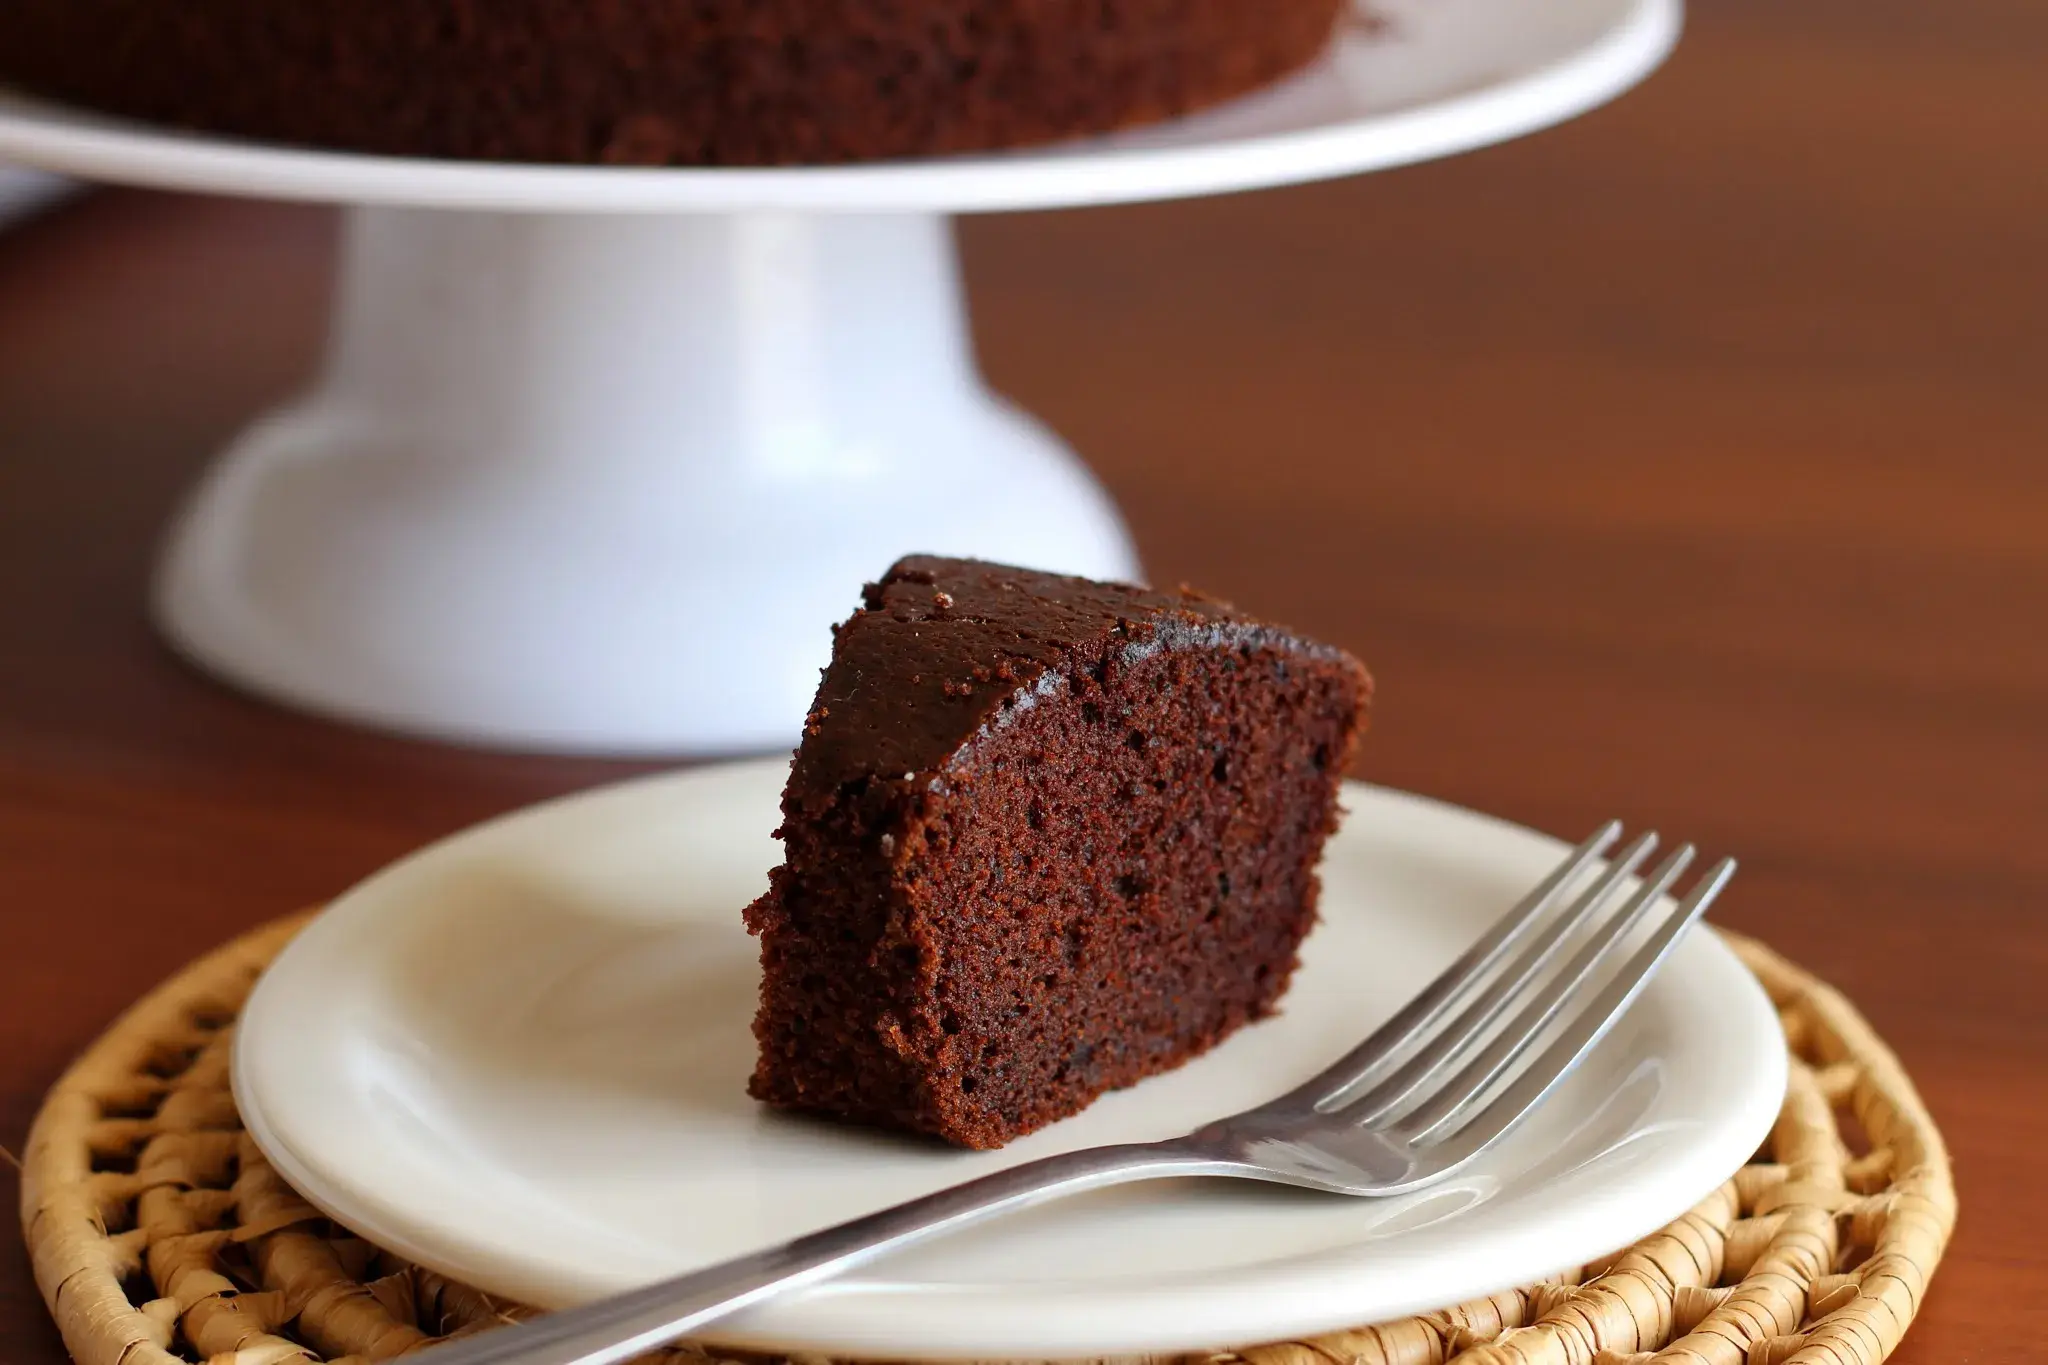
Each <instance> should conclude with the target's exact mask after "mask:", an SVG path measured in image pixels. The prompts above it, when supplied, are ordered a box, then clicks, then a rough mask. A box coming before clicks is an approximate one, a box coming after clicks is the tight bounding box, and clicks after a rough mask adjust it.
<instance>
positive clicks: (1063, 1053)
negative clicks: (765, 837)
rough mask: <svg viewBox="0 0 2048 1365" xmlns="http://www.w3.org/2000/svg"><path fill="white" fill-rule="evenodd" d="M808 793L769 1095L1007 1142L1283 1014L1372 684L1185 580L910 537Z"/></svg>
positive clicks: (980, 1140)
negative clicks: (948, 549) (1130, 579)
mask: <svg viewBox="0 0 2048 1365" xmlns="http://www.w3.org/2000/svg"><path fill="white" fill-rule="evenodd" d="M836 637H837V638H836V644H835V647H834V651H833V659H832V664H831V667H830V668H828V669H827V670H826V671H825V679H824V684H823V686H821V687H820V688H819V691H818V699H817V703H816V706H815V708H814V709H813V711H812V713H811V715H810V718H809V721H808V723H807V726H806V729H805V737H804V741H803V746H802V748H801V749H799V750H798V752H797V756H796V764H795V767H794V768H793V770H792V771H791V774H790V779H789V786H788V789H787V791H786V792H785V793H784V795H783V825H782V829H781V830H780V831H779V836H780V837H781V839H782V840H783V844H784V850H785V861H784V864H783V866H781V867H779V868H777V869H776V870H775V872H774V873H773V875H772V879H771V883H770V888H769V891H768V893H767V894H766V895H765V896H763V897H762V898H761V899H760V900H759V901H757V902H755V904H754V905H753V906H752V907H751V908H750V909H749V910H748V912H747V922H748V924H749V926H750V927H751V928H752V929H753V931H754V932H755V933H757V934H759V935H760V936H761V961H762V983H761V1010H760V1015H759V1017H758V1018H757V1019H756V1021H755V1025H754V1031H755V1034H756V1036H757V1037H758V1038H759V1040H760V1044H761V1056H760V1063H759V1066H758V1068H757V1070H756V1071H755V1073H754V1079H753V1084H752V1086H751V1090H752V1093H753V1094H754V1096H755V1097H756V1098H757V1099H761V1100H765V1101H767V1102H768V1103H770V1104H773V1105H777V1106H781V1107H784V1108H789V1109H798V1110H806V1111H810V1112H815V1113H820V1114H828V1115H834V1116H837V1117H841V1118H846V1119H852V1120H855V1121H859V1122H864V1123H875V1124H883V1125H888V1126H891V1127H897V1128H908V1129H915V1130H918V1131H921V1132H925V1133H930V1134H933V1135H935V1136H938V1137H941V1138H944V1139H946V1140H947V1141H949V1142H954V1143H958V1144H960V1145H962V1146H966V1147H999V1146H1001V1145H1002V1144H1004V1143H1006V1142H1008V1141H1009V1140H1010V1139H1012V1138H1014V1137H1016V1136H1018V1135H1019V1134H1022V1133H1027V1132H1030V1131H1031V1130H1032V1129H1034V1128H1038V1127H1040V1126H1042V1125H1044V1124H1047V1123H1050V1122H1052V1121H1053V1120H1055V1119H1059V1118H1063V1117H1065V1116H1067V1115H1069V1114H1072V1113H1075V1112H1076V1111H1078V1110H1080V1109H1082V1108H1084V1107H1085V1106H1086V1105H1087V1104H1088V1103H1089V1102H1090V1101H1092V1100H1094V1099H1095V1098H1096V1097H1097V1096H1098V1095H1100V1094H1102V1093H1103V1092H1104V1091H1106V1090H1111V1089H1115V1088H1117V1087H1120V1086H1126V1085H1130V1084H1132V1083H1133V1082H1135V1081H1138V1080H1140V1079H1142V1078H1143V1077H1145V1076H1149V1075H1152V1074H1153V1073H1155V1072H1159V1071H1164V1070H1167V1069H1169V1068H1171V1067H1175V1066H1178V1065H1180V1064H1181V1063H1182V1062H1184V1061H1186V1060H1187V1059H1189V1058H1190V1057H1193V1056H1195V1055H1197V1054H1198V1053H1201V1052H1203V1051H1205V1050H1206V1049H1208V1048H1210V1047H1212V1046H1214V1045H1215V1044H1216V1043H1217V1042H1219V1041H1220V1040H1221V1039H1223V1038H1225V1037H1227V1036H1228V1035H1229V1034H1230V1033H1231V1032H1233V1031H1234V1030H1235V1029H1237V1028H1238V1027H1239V1026H1240V1025H1242V1024H1244V1023H1246V1022H1247V1021H1249V1020H1253V1019H1257V1018H1260V1017H1261V1016H1263V1015H1266V1014H1269V1013H1271V1012H1272V1010H1273V1006H1274V1003H1275V1002H1276V1001H1277V1000H1278V999H1279V998H1280V995H1281V993H1282V992H1283V991H1285V990H1286V988H1287V982H1288V978H1289V976H1290V974H1291V973H1292V972H1293V970H1294V966H1295V960H1296V957H1295V955H1296V950H1297V949H1298V947H1299V946H1300V943H1301V939H1302V936H1303V935H1304V934H1305V933H1307V931H1308V929H1309V927H1310V925H1311V924H1312V923H1313V922H1314V919H1315V908H1316V892H1317V883H1316V874H1315V866H1316V862H1317V859H1318V858H1319V856H1320V854H1321V851H1322V847H1323V841H1324V839H1325V838H1326V837H1327V836H1328V835H1329V833H1330V832H1331V830H1332V829H1333V828H1334V827H1335V823H1336V818H1337V805H1336V802H1337V789H1338V783H1339V781H1340V780H1341V778H1342V775H1343V773H1344V770H1345V768H1346V766H1347V764H1348V763H1349V761H1350V759H1351V756H1352V751H1353V749H1354V747H1355V745H1356V743H1357V740H1358V736H1359V734H1360V731H1361V730H1362V728H1363V723H1364V716H1365V711H1366V707H1367V704H1368V701H1369V698H1370V694H1371V688H1372V682H1371V679H1370V678H1369V677H1368V676H1367V675H1366V672H1365V670H1364V668H1362V667H1361V666H1360V665H1359V664H1358V662H1357V661H1356V660H1354V659H1352V658H1351V657H1350V656H1348V655H1346V654H1344V653H1343V652H1342V651H1340V650H1336V649H1332V648H1330V647H1328V646H1325V645H1318V644H1313V643H1311V642H1309V641H1306V640H1303V639H1301V638H1300V637H1298V636H1296V635H1293V634H1291V633H1289V632H1288V631H1286V630H1283V629H1280V628H1279V627H1276V626H1270V625H1262V624H1260V623H1259V622H1256V621H1252V620H1249V619H1247V618H1246V617H1244V616H1241V615H1239V614H1238V613H1237V612H1235V611H1234V610H1232V609H1231V608H1230V607H1228V606H1226V605H1224V604H1223V603H1220V602H1216V601H1213V600H1210V599H1208V598H1204V597H1201V596H1198V595H1196V594H1193V593H1190V592H1186V591H1183V592H1180V593H1160V592H1150V591H1146V590H1144V589H1140V588H1133V587H1126V586H1122V585H1119V584H1107V583H1094V582H1089V581H1087V580H1085V579H1078V578H1060V577H1054V576H1052V575H1049V574H1042V573H1033V572H1029V571H1026V570H1023V569H1011V568H1004V567H1001V566H999V565H994V564H984V563H977V562H974V561H970V560H955V559H935V558H922V557H920V558H911V559H906V560H904V561H902V562H901V563H899V564H897V565H896V566H895V568H893V569H891V570H890V571H889V573H888V576H887V577H885V578H884V579H883V580H882V582H881V583H879V584H874V585H870V586H869V587H868V589H867V590H866V605H865V607H864V608H863V609H862V610H860V611H858V612H856V613H855V614H854V616H853V619H852V620H850V621H848V622H846V623H845V624H844V625H842V626H840V627H839V628H838V630H837V632H836Z"/></svg>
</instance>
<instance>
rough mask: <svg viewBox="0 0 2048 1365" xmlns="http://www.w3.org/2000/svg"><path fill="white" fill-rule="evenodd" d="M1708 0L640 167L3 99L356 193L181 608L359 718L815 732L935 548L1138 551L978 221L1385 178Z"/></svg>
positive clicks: (1399, 41)
mask: <svg viewBox="0 0 2048 1365" xmlns="http://www.w3.org/2000/svg"><path fill="white" fill-rule="evenodd" d="M1680 5H1681V0H1543V3H1540V4H1537V3H1531V0H1398V3H1397V0H1373V8H1374V10H1375V11H1376V12H1377V13H1379V14H1381V15H1383V16H1385V18H1386V19H1387V21H1388V22H1387V23H1386V24H1385V25H1366V24H1359V25H1357V26H1355V27H1354V28H1353V29H1352V30H1351V31H1349V32H1347V33H1346V34H1345V35H1344V36H1342V37H1341V38H1340V40H1339V41H1338V43H1337V44H1336V45H1335V47H1334V48H1333V50H1332V52H1331V54H1330V56H1329V57H1328V58H1327V59H1326V60H1325V61H1324V62H1323V63H1321V65H1319V66H1318V67H1317V68H1316V69H1314V70H1313V71H1310V72H1308V73H1305V74H1304V75H1302V76H1300V77H1298V78H1296V79H1295V80H1293V81H1291V82H1289V83H1288V84H1286V85H1284V86H1280V87H1276V88H1275V89H1274V90H1272V91H1269V92H1266V93H1264V94H1261V95H1258V96H1255V97H1253V98H1251V99H1248V100H1244V101H1241V102H1239V103H1238V104H1236V105H1233V106H1230V107H1228V108H1226V109H1222V110H1218V111H1215V112H1213V113H1210V114H1207V115H1204V116H1201V117H1197V118H1192V119H1187V120H1184V121H1182V122H1179V123H1176V124H1173V125H1169V126H1165V127H1161V128H1155V129H1150V130H1146V131H1144V132H1140V133H1136V134H1130V135H1124V136H1119V137H1114V138H1108V139H1102V140H1097V141H1092V142H1088V143H1082V144H1075V145H1072V146H1068V147H1063V148H1059V149H1056V150H1050V151H1043V152H1032V153H1018V154H1009V155H1000V156H983V157H968V158H949V159H943V160H931V161H920V162H896V163H885V164H869V165H858V166H846V167H829V168H805V169H760V170H628V169H616V168H595V167H556V166H516V165H498V164H479V163H453V162H438V161H425V160H407V159H394V158H376V157H362V156H350V155H340V154H333V153H322V152H308V151H300V150H293V149H285V148H278V147H271V146H260V145H251V144H244V143H237V142H230V141H224V140H219V139H212V138H204V137H195V136H183V135H179V134H176V133H171V132H166V131H162V130H158V129H154V128H142V127H137V126H135V125H133V124H126V123H119V122H115V121H112V120H107V119H103V118H99V117H96V116H91V115H87V114H83V113H80V112H77V111H75V110H70V109H63V108H57V107H54V106H50V105H46V104H40V103H37V102H35V101H31V100H27V99H23V98H18V97H11V96H4V95H0V159H6V160H13V161H17V162H21V163H25V164H28V165H34V166H41V167H44V168H47V169H50V170H57V171H65V172H69V173H71V174H74V175H78V176H83V177H86V178H91V179H100V180H111V181H119V182H125V183H130V184H141V185H151V186H160V187H166V188H178V189H190V190H202V191H213V192H221V193H229V194H243V195H251V196H261V197H265V198H273V199H309V200H320V201H327V202H335V203H342V204H348V205H352V206H354V207H353V208H352V209H351V211H350V215H349V223H348V232H347V245H346V253H345V263H344V266H343V270H342V275H341V281H340V284H339V288H338V299H337V303H336V307H335V319H334V324H333V336H332V341H331V345H330V349H329V352H328V357H327V361H326V365H325V368H324V370H323V372H322V374H321V375H320V377H319V378H318V379H317V380H316V381H315V382H314V383H313V385H312V386H311V388H310V389H309V390H308V391H307V392H306V393H305V394H304V395H303V396H302V397H300V398H299V399H298V400H297V401H295V402H293V403H291V404H290V405H288V406H287V407H285V408H283V409H281V410H280V411H277V412H275V413H272V414H270V415H269V416H267V417H266V418H264V419H263V420H261V421H260V422H258V423H257V424H256V425H255V426H254V427H253V428H252V429H251V430H250V431H249V432H247V433H246V434H245V435H244V436H243V437H242V438H241V439H240V441H239V442H238V443H237V444H236V445H235V446H234V447H233V448H232V449H231V450H229V451H228V452H227V453H226V454H225V456H224V457H223V458H222V459H221V460H220V461H219V463H218V464H217V465H216V466H215V467H214V469H213V470H212V471H211V472H210V473H209V474H208V476H207V477H206V479H205V480H204V482H203V483H202V485H201V486H200V488H199V489H198V491H197V492H196V494H195V495H194V496H193V498H192V500H191V502H190V504H189V506H188V507H187V508H186V510H185V512H184V514H183V516H182V517H181V518H180V519H179V521H178V523H177V525H176V526H175V527H174V528H173V531H172V534H171V536H170V539H169V543H168V546H167V548H166V551H165V556H164V560H163V563H162V567H161V570H160V573H159V576H158V582H157V590H156V606H157V613H158V619H159V621H160V623H161V624H162V626H163V629H164V630H165V631H166V633H167V634H168V635H169V636H170V637H171V639H172V640H173V641H174V642H175V643H176V644H177V645H178V646H179V647H180V648H181V649H182V650H183V651H185V652H186V653H187V654H188V655H190V656H191V657H192V658H194V659H196V660H198V661H199V662H201V663H202V664H205V665H207V666H209V667H211V668H213V669H215V670H217V671H218V672H220V673H222V674H224V675H226V676H227V677H229V678H232V679H234V680H236V681H238V682H240V683H242V684H243V685H245V686H247V687H250V688H252V689H254V690H256V691H258V692H261V693H265V694H268V695H270V696H273V697H276V698H280V699H283V700H286V701H289V702H294V703H297V704H299V705H302V706H306V707H310V708H312V709H315V710H318V711H322V712H326V713H329V714H332V715H337V716H342V717H347V718H352V719H356V720H361V721H367V722H371V723H375V724H380V725H384V726H388V727H392V728H396V729H401V730H406V731H410V732H414V733H418V734H424V735H430V736H437V737H441V738H450V739H458V740H465V741H474V742H482V743H490V744H498V745H507V746H515V747H522V748H543V749H561V750H576V751H586V752H615V753H685V752H694V753H704V752H715V751H723V750H738V749H747V748H756V747H767V746H771V745H777V744H784V743H787V742H789V741H790V740H791V739H793V738H794V736H795V734H796V730H797V726H798V723H799V721H800V720H801V717H802V716H803V713H804V710H805V708H806V706H807V705H808V703H809V700H810V696H811V693H812V691H813V690H814V688H815V686H816V683H817V676H818V675H817V670H818V668H819V667H820V665H821V664H822V663H823V662H824V660H825V657H826V655H827V653H828V652H829V639H828V635H827V632H826V625H827V624H828V623H829V622H831V621H833V620H836V619H837V618H839V617H841V616H843V615H844V614H845V613H846V611H847V610H848V609H849V607H850V606H851V605H852V598H853V592H854V589H855V586H856V585H857V584H859V583H860V582H861V581H862V580H863V579H864V578H871V577H873V576H875V575H876V574H878V573H880V571H881V570H882V569H883V568H885V567H886V566H887V565H888V564H889V563H890V561H891V560H893V559H894V558H895V557H896V556H897V555H899V554H902V553H904V552H907V551H913V550H927V551H935V552H940V553H962V554H974V555H980V556H983V557H987V558H993V559H1000V560H1008V561H1012V562H1019V563H1026V564H1032V565H1038V566H1043V567H1048V568H1055V569H1061V570H1066V571H1070V572H1075V573H1083V574H1089V575H1093V576H1105V577H1120V576H1132V575H1134V574H1135V573H1136V572H1137V565H1136V562H1135V560H1134V558H1133V555H1132V550H1131V546H1130V542H1129V540H1128V538H1127V537H1126V535H1125V532H1124V530H1123V527H1122V525H1121V524H1120V522H1119V521H1118V518H1117V516H1116V513H1115V510H1114V509H1113V508H1112V507H1111V505H1110V503H1109V501H1108V500H1107V499H1106V498H1105V497H1104V495H1103V493H1102V491H1101V490H1100V489H1099V488H1098V487H1097V486H1096V484H1095V483H1094V481H1093V480H1092V479H1091V478H1090V477H1089V476H1088V474H1087V473H1086V471H1085V470H1084V469H1083V468H1082V466H1081V465H1080V463H1079V462H1078V461H1077V460H1076V459H1075V458H1074V457H1073V456H1072V455H1071V454H1070V453H1069V452H1068V451H1067V450H1066V449H1065V448H1064V447H1063V446H1062V445H1061V444H1060V442H1059V441H1058V440H1057V439H1056V438H1054V437H1053V436H1052V435H1050V434H1049V433H1048V432H1047V431H1046V430H1045V429H1044V428H1042V427H1040V426H1039V425H1037V424H1036V423H1035V422H1033V421H1032V420H1031V419H1030V418H1029V417H1027V416H1025V415H1024V414H1022V413H1020V412H1018V411H1017V410H1016V409H1014V408H1012V407H1010V406H1009V405H1007V404H1005V403H1004V402H1003V401H1001V400H1000V399H998V398H996V397H995V396H994V395H992V394H991V393H989V392H988V390H987V389H986V388H985V387H983V385H982V382H981V380H980V378H979V376H978V375H977V373H976V369H975V364H974V360H973V356H972V351H971V348H970V345H969V341H968V333H967V328H966V319H965V312H964V309H963V307H962V303H961V298H960V290H959V284H958V280H957V278H956V269H955V264H954V257H953V249H952V241H951V237H950V231H949V226H948V222H947V218H946V216H945V215H947V214H950V213H959V212H978V211H995V210H1003V209H1027V208H1032V209H1036V208H1052V207H1058V206H1065V205H1081V204H1105V203H1114V202H1124V201H1133V200H1141V199H1156V198H1165V197H1169V196H1177V195H1195V194H1212V193H1218V192H1222V191H1228V190H1245V189H1252V188H1255V187H1260V186H1269V185H1279V184H1285V183H1289V182H1295V181H1302V180H1308V179H1313V178H1316V177H1321V176H1334V175H1340V174H1349V173H1354V172H1359V171H1366V170H1373V169H1377V168H1381V167H1387V166H1393V165H1398V164H1402V163H1407V162H1413V161H1419V160H1423V159H1425V158H1429V157H1436V156H1442V155H1446V154H1449V153H1452V152H1456V151H1461V150H1465V149H1468V148H1473V147H1478V146H1481V145H1484V144H1487V143H1491V142H1496V141H1499V140H1502V139H1505V138H1508V137H1511V136H1514V135H1517V134H1520V133H1525V132H1528V131H1531V130H1533V129H1536V128H1539V127H1543V126H1546V125H1548V124H1552V123H1556V122H1559V121H1561V120H1564V119H1566V118H1569V117H1571V116H1573V115H1575V114H1578V113H1580V112H1582V111H1584V110H1586V109H1589V108H1591V107H1593V106H1595V105H1597V104H1599V103H1601V102H1603V101H1605V100H1607V99H1609V98H1611V97H1613V96H1614V95H1616V94H1618V93H1620V92H1621V91H1623V90H1625V89H1626V88H1628V87H1629V86H1630V85H1631V84H1633V83H1634V82H1636V81H1637V80H1639V79H1640V78H1641V77H1642V76H1643V75H1645V74H1646V73H1647V72H1649V71H1650V70H1651V69H1652V68H1653V67H1655V66H1656V65H1657V63H1658V62H1659V60H1660V59H1661V58H1662V57H1663V56H1664V55H1665V53H1666V52H1667V51H1668V50H1669V49H1670V47H1671V45H1672V43H1673V42H1674V40H1675V39H1676V36H1677V33H1678V29H1679V23H1680V13H1681V11H1680Z"/></svg>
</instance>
